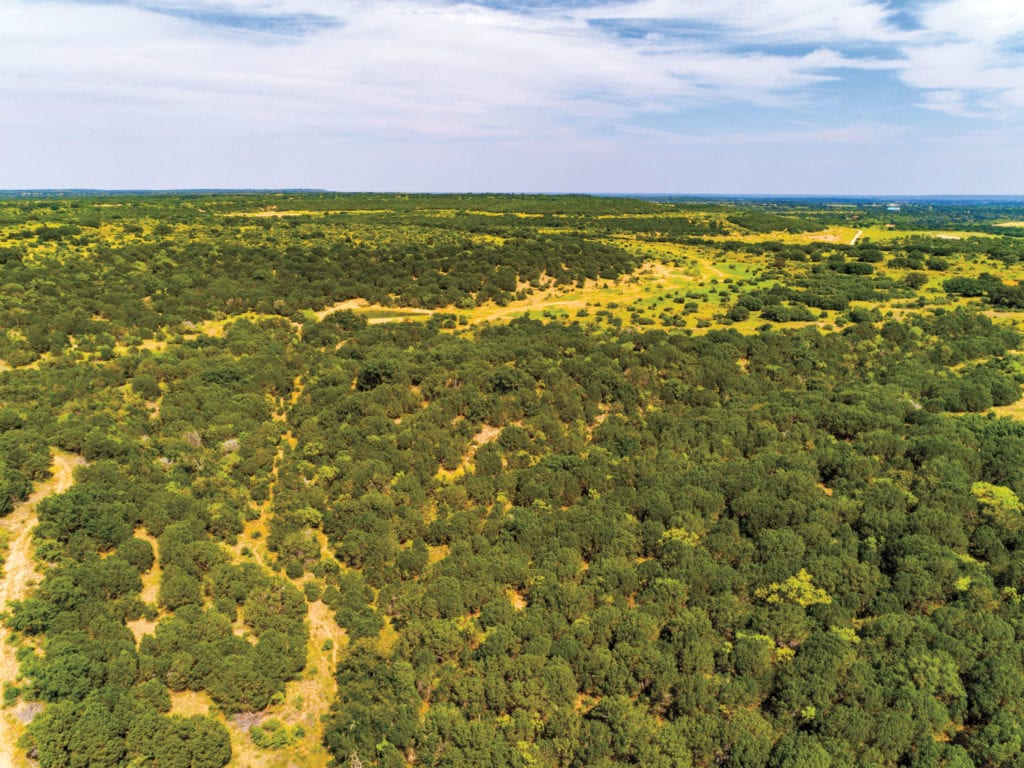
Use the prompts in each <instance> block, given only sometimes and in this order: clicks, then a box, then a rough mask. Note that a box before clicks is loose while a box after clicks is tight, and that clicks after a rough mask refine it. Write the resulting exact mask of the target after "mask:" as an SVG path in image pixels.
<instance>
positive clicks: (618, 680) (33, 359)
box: [0, 193, 1024, 768]
mask: <svg viewBox="0 0 1024 768" xmlns="http://www.w3.org/2000/svg"><path fill="white" fill-rule="evenodd" d="M1022 259H1024V205H1013V204H1011V203H1008V202H1000V203H988V204H986V203H982V202H978V201H970V202H961V203H947V204H939V203H936V202H928V201H920V202H904V203H902V205H901V210H900V212H898V213H893V212H889V211H887V209H886V205H885V202H881V203H880V202H877V201H859V202H858V201H840V202H826V201H817V202H812V201H806V200H801V201H770V200H768V201H724V200H717V201H697V200H643V199H626V198H600V197H582V196H553V197H545V196H517V195H465V196H459V195H443V196H430V195H409V196H398V195H340V194H328V193H249V194H198V193H197V194H188V195H185V194H177V195H171V194H166V195H103V196H87V195H54V196H53V197H45V198H40V197H23V198H19V197H17V196H12V197H9V198H6V199H3V200H0V361H2V364H0V369H2V370H0V514H2V515H4V517H2V518H0V561H2V560H6V562H4V563H3V566H0V567H4V568H6V567H7V566H13V563H14V560H15V555H16V554H17V552H16V549H17V547H16V544H15V536H16V534H17V533H18V531H17V530H16V529H15V528H14V527H13V526H7V527H4V523H5V522H6V521H9V520H14V519H15V516H16V515H18V514H19V512H20V513H21V514H22V515H29V516H30V517H24V518H18V519H19V520H22V519H28V520H30V521H31V523H32V524H33V525H35V526H36V527H35V529H34V533H33V534H32V536H31V537H26V538H25V541H26V542H28V544H27V545H26V546H30V547H31V552H30V555H31V558H32V561H33V562H34V563H35V565H34V566H33V568H34V569H35V570H34V571H33V572H32V574H31V579H29V580H28V582H26V585H27V586H26V589H24V590H22V591H23V594H22V593H18V590H13V589H5V592H4V594H5V595H6V594H11V595H12V598H13V599H11V600H10V601H9V602H8V603H7V604H6V605H5V606H4V608H3V610H4V617H3V621H4V625H5V629H4V630H3V632H4V639H5V642H4V643H3V648H2V652H3V654H7V655H9V656H10V658H11V659H12V664H14V668H15V669H16V670H17V672H16V674H12V675H10V676H9V677H10V679H5V680H4V682H3V709H2V710H0V718H2V720H3V724H4V725H3V728H4V731H3V732H4V734H5V738H6V736H9V737H10V738H9V741H7V742H5V743H4V744H3V745H2V746H3V749H4V750H9V752H10V754H11V755H12V756H11V758H10V759H11V760H12V761H13V764H14V765H16V766H36V765H37V766H39V767H40V768H108V767H110V768H113V767H114V766H124V767H128V766H131V767H132V768H221V767H222V766H226V765H232V766H234V765H237V766H267V767H268V768H276V767H277V766H281V768H284V766H299V767H300V768H317V767H322V766H327V765H334V766H348V765H357V764H358V765H363V766H380V767H381V768H401V767H402V766H424V767H427V766H430V767H432V768H433V767H436V768H495V767H504V766H508V767H510V768H529V767H531V766H545V767H548V768H610V766H624V765H637V766H644V767H645V768H688V767H690V766H693V767H698V766H700V767H703V766H727V767H728V768H894V767H896V766H913V767H914V768H925V767H926V766H940V767H941V766H946V767H948V768H968V767H969V766H977V767H979V768H981V767H983V766H992V767H995V766H1024V650H1022V649H1024V642H1022V641H1024V505H1022V502H1021V497H1022V495H1024V423H1022V422H1021V418H1022V417H1024V403H1022V402H1021V398H1022V389H1021V387H1022V384H1024V365H1022V359H1021V357H1020V354H1021V353H1020V347H1021V343H1022V338H1024V337H1022V327H1024V326H1022V325H1021V323H1022V321H1024V287H1022V286H1024V282H1021V281H1022V280H1024V263H1022ZM60 457H72V458H73V459H74V461H75V463H76V464H77V468H76V469H75V471H74V479H73V483H72V484H70V485H69V487H68V488H67V489H66V490H63V492H59V493H58V492H54V493H48V494H40V493H37V494H33V489H40V488H43V487H44V486H45V484H46V483H47V481H48V478H49V477H50V474H51V465H52V464H53V462H54V461H55V460H57V459H59V458H60ZM27 505H29V506H27ZM9 570H10V573H8V572H7V571H5V572H4V574H3V577H2V578H3V580H4V581H5V587H6V581H7V580H8V579H13V578H14V575H15V573H14V570H13V568H11V569H9Z"/></svg>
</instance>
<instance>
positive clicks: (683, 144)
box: [0, 0, 1024, 196]
mask: <svg viewBox="0 0 1024 768" xmlns="http://www.w3.org/2000/svg"><path fill="white" fill-rule="evenodd" d="M0 74H2V77H0V188H32V187H100V188H183V187H187V188H196V187H261V188H262V187H318V188H327V189H336V190H353V191H355V190H376V191H509V192H529V191H538V192H637V193H658V192H665V193H668V192H678V193H694V194H700V193H720V194H743V193H748V194H851V195H856V194H883V195H893V196H897V195H911V194H1022V193H1024V181H1022V179H1024V2H1021V1H1020V0H916V1H910V0H904V1H903V2H896V0H890V1H888V2H886V1H884V0H716V1H715V2H708V1H707V0H607V1H605V0H475V1H471V0H463V1H461V2H450V1H448V0H0Z"/></svg>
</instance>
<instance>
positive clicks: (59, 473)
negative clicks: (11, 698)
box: [0, 451, 84, 766]
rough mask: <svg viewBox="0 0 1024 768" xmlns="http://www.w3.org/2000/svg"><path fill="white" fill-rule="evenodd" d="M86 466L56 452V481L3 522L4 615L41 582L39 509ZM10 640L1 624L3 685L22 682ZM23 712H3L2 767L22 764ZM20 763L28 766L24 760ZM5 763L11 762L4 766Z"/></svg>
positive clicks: (0, 580)
mask: <svg viewBox="0 0 1024 768" xmlns="http://www.w3.org/2000/svg"><path fill="white" fill-rule="evenodd" d="M83 463H84V461H83V460H82V457H81V456H76V455H74V454H70V453H63V452H61V451H56V452H55V453H54V456H53V477H51V478H50V479H49V480H46V481H45V482H42V483H37V484H36V487H35V491H34V492H33V493H32V495H31V496H30V497H29V498H28V500H27V501H25V502H23V503H21V504H19V505H18V506H17V507H16V508H15V509H14V511H13V512H11V514H9V515H8V516H7V517H5V518H0V528H2V529H3V530H5V531H6V532H7V533H8V535H9V537H10V549H9V550H8V553H7V560H6V562H5V563H4V564H3V576H2V577H0V612H2V611H5V610H7V606H8V605H9V604H10V603H11V601H14V600H22V599H24V598H25V597H27V596H28V595H29V593H30V592H31V590H32V588H33V587H34V586H35V584H37V583H38V581H39V579H40V573H39V570H38V568H37V567H36V563H35V560H34V559H33V557H32V530H33V529H34V528H35V527H36V522H37V520H38V518H37V516H36V506H38V504H39V502H40V501H42V500H43V499H45V498H46V497H47V496H50V495H52V494H55V493H63V492H64V491H66V490H67V489H68V488H70V487H71V485H72V483H74V481H75V480H74V471H75V467H78V466H80V465H82V464H83ZM9 636H10V631H9V630H8V629H7V627H5V626H3V625H2V624H0V684H3V683H6V682H11V683H13V682H14V681H15V680H17V678H18V659H17V657H16V655H15V651H16V646H14V645H11V644H9V643H8V642H7V641H8V639H9ZM23 708H24V705H22V706H20V707H15V708H14V709H5V710H3V711H2V712H0V764H4V765H11V766H15V765H18V764H19V763H18V762H16V761H17V760H18V759H19V755H18V749H17V747H16V746H15V744H16V742H17V740H18V737H19V736H20V735H21V734H22V732H23V731H24V730H25V726H24V723H23V722H22V719H24V716H25V714H26V713H25V712H24V711H23ZM20 759H21V763H22V764H24V763H25V760H24V757H23V756H21V757H20ZM4 760H7V761H10V762H8V763H3V762H2V761H4Z"/></svg>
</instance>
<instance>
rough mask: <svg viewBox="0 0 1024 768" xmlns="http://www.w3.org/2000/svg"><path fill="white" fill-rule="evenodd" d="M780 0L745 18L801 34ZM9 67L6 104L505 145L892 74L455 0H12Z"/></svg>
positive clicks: (850, 27) (833, 55) (857, 63)
mask: <svg viewBox="0 0 1024 768" xmlns="http://www.w3.org/2000/svg"><path fill="white" fill-rule="evenodd" d="M801 2H802V3H803V5H804V6H807V8H805V9H804V10H806V11H808V13H806V14H805V20H807V21H808V23H809V24H810V26H811V27H812V28H813V29H818V28H821V29H824V28H825V27H826V26H828V25H827V24H826V22H827V21H828V20H829V19H830V18H831V16H829V14H828V13H826V12H825V4H824V3H823V2H820V1H819V0H801ZM730 4H731V6H732V8H731V9H727V11H729V12H728V13H727V15H728V17H729V18H730V19H732V18H734V17H735V18H744V13H746V12H747V11H748V10H751V9H753V8H754V7H756V6H755V5H754V4H753V3H752V2H751V0H730ZM674 5H676V4H673V3H659V2H656V1H655V0H650V1H649V2H641V3H634V4H630V5H629V6H616V8H618V9H632V11H633V12H635V13H636V14H639V15H646V14H649V13H662V12H663V10H662V6H665V7H667V6H674ZM783 6H784V4H783V3H782V2H781V1H780V0H773V1H772V2H770V3H768V5H767V6H766V9H767V10H762V12H760V15H757V14H755V15H754V16H753V17H752V19H753V21H751V23H750V24H748V26H749V27H750V29H751V30H753V27H754V26H756V24H754V23H753V22H757V21H758V19H761V20H762V21H765V23H766V24H767V23H768V22H769V21H770V22H771V25H773V26H772V29H773V30H775V31H774V32H772V34H775V35H777V34H779V30H783V29H791V28H792V24H791V23H790V22H791V21H792V19H784V18H782V15H783V14H782V10H781V9H782V8H783ZM871 7H872V6H871V4H870V3H865V2H860V1H858V2H857V3H855V4H854V7H853V8H852V9H848V11H843V13H842V15H843V18H844V19H848V21H846V22H844V24H845V26H844V29H845V30H846V31H845V32H844V34H847V33H851V32H852V31H854V30H856V29H859V28H861V27H866V28H872V29H873V28H874V27H875V26H876V25H877V23H879V22H878V19H876V18H875V17H876V16H878V14H874V15H872V14H870V13H867V11H869V10H870V8H871ZM678 8H679V9H683V10H685V9H686V8H690V10H692V11H694V12H696V10H697V9H698V6H697V5H696V4H693V3H681V4H678ZM147 9H148V10H147ZM152 9H159V10H160V11H161V12H160V13H154V12H150V11H151V10H152ZM183 9H184V10H187V11H188V12H189V13H190V14H192V16H193V17H196V18H204V17H205V18H207V19H209V18H211V17H210V14H213V13H221V14H233V15H234V16H235V17H239V16H245V15H252V14H262V15H263V16H264V17H267V16H270V17H274V18H281V17H284V16H287V15H288V14H296V13H301V14H322V15H325V16H330V17H332V18H334V19H336V20H337V21H338V26H336V27H334V28H325V29H322V30H321V31H320V32H318V33H316V34H310V35H306V36H295V37H286V38H283V39H282V37H281V36H280V35H275V34H273V33H272V32H266V31H264V32H258V31H242V30H239V29H234V28H231V27H229V26H224V25H211V24H202V23H198V22H197V21H195V20H194V19H190V18H183V17H182V16H180V15H178V16H171V15H167V14H166V13H164V11H168V10H176V11H181V10H183ZM815 9H816V11H817V12H816V13H812V12H811V11H812V10H815ZM615 12H616V13H624V12H625V10H616V11H615ZM751 12H752V11H751ZM588 13H589V12H588ZM691 15H692V14H691ZM861 17H864V18H863V19H862V18H861ZM730 24H732V22H730ZM763 31H767V27H766V29H765V30H763ZM0 66H2V68H3V71H4V72H5V75H6V76H7V77H6V83H4V84H0V98H7V99H10V98H11V97H12V95H14V94H21V95H22V96H27V95H28V94H35V96H33V98H34V99H38V98H40V97H42V98H45V97H47V96H49V97H50V98H51V100H52V104H51V107H52V108H54V109H56V110H58V111H59V107H60V105H61V104H64V105H67V106H69V107H72V105H73V109H74V110H78V109H84V110H85V111H86V112H90V111H94V110H96V109H97V107H98V105H107V107H108V108H109V107H111V105H118V104H121V105H125V106H126V108H130V107H132V106H138V107H140V108H145V109H154V110H155V111H156V113H158V114H160V115H162V116H163V117H167V116H169V115H170V116H174V115H175V113H177V114H178V116H179V117H186V118H187V116H188V114H189V112H190V111H192V110H199V111H201V112H202V113H203V114H204V115H206V116H208V117H209V118H210V119H213V120H217V119H220V120H230V119H246V120H259V121H262V122H263V124H264V127H273V126H282V127H285V126H290V127H296V128H297V127H308V128H317V127H321V128H326V127H333V128H335V129H336V130H342V131H359V130H365V131H375V132H377V131H389V132H391V133H394V134H399V135H402V134H407V133H410V132H422V133H426V134H436V135H450V136H492V135H516V134H517V133H520V132H523V131H529V130H538V129H543V128H545V127H546V128H549V129H551V128H554V127H556V126H564V125H566V123H572V122H576V123H585V122H587V121H591V122H594V123H604V122H607V121H608V120H611V119H623V118H626V117H628V116H629V115H630V114H634V115H635V114H642V113H646V112H651V111H671V110H678V109H680V108H685V107H686V106H687V105H692V104H695V103H707V102H709V101H710V102H718V101H726V100H727V101H734V100H735V101H740V102H751V103H759V104H781V103H784V98H785V97H788V95H790V94H794V93H797V92H800V91H802V90H803V89H806V88H807V87H809V86H813V85H815V84H817V83H821V82H825V81H827V80H828V79H830V78H831V77H833V71H834V70H835V69H837V68H850V67H853V68H872V67H878V66H891V64H884V63H883V64H880V63H879V62H876V61H871V60H862V59H855V58H850V57H848V56H845V55H843V54H841V53H839V52H837V51H834V50H829V49H825V48H822V49H819V50H816V51H813V52H810V53H806V54H780V53H773V52H767V51H756V50H755V51H748V52H743V53H736V52H730V51H728V50H724V49H723V48H722V47H721V46H719V45H717V44H715V43H714V42H708V41H698V40H687V41H678V40H674V39H658V38H656V37H651V38H647V39H638V40H626V39H622V38H618V37H616V36H614V35H611V34H608V33H606V32H604V31H601V30H600V29H597V28H594V27H593V26H591V25H588V24H587V23H586V18H585V17H584V16H583V15H580V14H572V13H570V14H566V13H561V12H536V13H526V14H524V13H513V12H509V11H501V10H495V9H492V8H486V7H482V6H479V5H469V4H452V3H444V2H422V1H421V2H415V1H413V0H377V1H376V2H369V1H367V0H339V2H331V3H328V2H324V0H234V2H230V3H227V4H225V3H209V2H204V1H203V0H178V2H174V3H171V2H170V0H138V2H136V3H134V4H131V5H123V4H119V5H98V4H79V3H67V2H57V1H51V2H26V1H25V0H14V2H13V3H8V4H7V5H6V10H5V11H2V12H0ZM69 111H70V110H69ZM69 118H70V115H69Z"/></svg>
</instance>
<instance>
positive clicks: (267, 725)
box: [249, 718, 306, 749]
mask: <svg viewBox="0 0 1024 768" xmlns="http://www.w3.org/2000/svg"><path fill="white" fill-rule="evenodd" d="M305 735H306V732H305V730H304V729H303V727H302V726H301V725H294V726H291V727H289V726H287V725H285V724H284V723H282V722H281V721H280V720H275V719H273V718H271V719H270V720H267V721H266V722H264V723H263V725H255V726H253V727H252V728H250V729H249V738H250V739H252V743H253V744H255V745H256V746H257V747H259V748H260V749H283V748H284V747H290V746H291V745H292V744H296V743H298V742H299V741H300V740H301V739H302V737H303V736H305Z"/></svg>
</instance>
